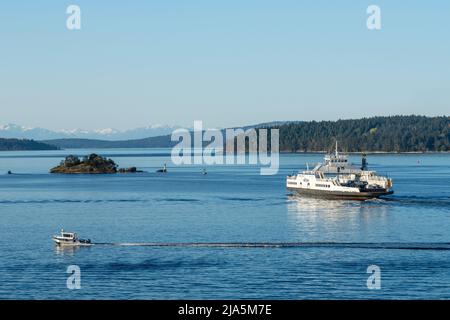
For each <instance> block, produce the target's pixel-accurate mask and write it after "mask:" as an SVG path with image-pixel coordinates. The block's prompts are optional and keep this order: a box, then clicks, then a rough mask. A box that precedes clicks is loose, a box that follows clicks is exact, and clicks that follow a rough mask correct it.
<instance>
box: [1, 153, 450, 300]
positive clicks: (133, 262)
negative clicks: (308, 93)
mask: <svg viewBox="0 0 450 320" xmlns="http://www.w3.org/2000/svg"><path fill="white" fill-rule="evenodd" d="M92 151H96V152H97V153H99V154H102V155H107V156H110V157H112V158H113V159H114V160H115V161H116V162H117V163H119V164H120V165H121V166H123V167H127V166H137V167H139V168H140V169H143V170H146V171H148V172H147V173H141V174H128V175H127V174H122V175H97V176H94V175H77V176H66V175H50V174H48V169H49V168H50V167H52V166H54V165H56V164H58V163H59V161H60V160H61V159H62V158H63V156H65V155H67V154H70V153H75V154H79V155H85V154H87V153H89V152H92ZM167 153H168V150H162V149H161V150H148V149H141V150H129V149H127V150H66V151H45V152H44V151H39V152H1V153H0V298H1V299H187V298H190V299H247V298H248V299H250V298H261V299H262V298H264V299H330V298H331V299H336V298H344V299H356V298H358V299H380V298H381V299H398V298H412V299H421V298H437V299H441V298H444V299H448V298H450V250H419V249H395V248H390V249H383V248H380V247H379V246H377V245H375V246H374V248H357V247H345V246H340V245H336V246H334V247H333V246H330V247H315V246H313V247H306V248H304V247H298V248H297V247H294V248H195V247H194V248H192V247H186V248H179V247H163V248H154V247H139V246H137V247H126V246H110V245H97V246H92V247H90V248H79V249H75V250H58V249H57V248H55V246H54V245H53V243H52V241H51V236H52V235H53V234H55V233H57V232H59V230H60V229H61V228H62V227H64V228H65V229H66V230H74V231H76V232H78V233H79V235H80V236H81V237H85V238H91V239H92V240H93V241H94V242H113V243H119V242H207V243H209V242H311V243H315V242H337V243H342V242H346V243H358V242H370V243H375V244H379V243H383V242H392V243H412V242H415V243H419V244H420V246H421V248H422V249H423V248H427V247H428V245H427V244H428V243H447V244H449V243H450V233H449V229H450V155H449V154H445V155H444V154H443V155H417V154H414V155H373V156H370V157H369V164H370V166H371V168H373V169H376V170H377V171H379V172H380V173H386V174H389V176H390V177H392V178H393V179H394V184H395V191H396V193H395V195H393V196H391V197H390V199H389V200H371V201H365V202H356V201H330V200H318V199H311V198H309V199H308V198H298V197H295V196H291V195H290V194H289V192H287V191H286V189H285V176H286V175H287V174H290V173H292V172H293V171H296V170H299V169H304V168H305V165H304V164H305V163H306V162H309V163H313V162H318V161H321V158H322V155H319V154H308V155H300V154H289V155H282V156H281V159H280V161H281V169H280V171H279V174H278V175H275V176H260V175H259V168H258V167H255V166H242V165H241V166H214V167H207V170H208V174H207V175H202V174H201V167H198V166H196V167H194V166H192V167H172V166H170V163H171V162H170V157H169V156H168V154H167ZM352 160H353V161H354V162H359V159H358V158H357V157H353V159H352ZM165 162H166V163H167V164H168V166H169V172H168V173H167V174H157V173H155V169H156V168H158V167H161V166H162V165H163V164H164V163H165ZM8 170H11V171H13V173H14V174H13V175H6V174H3V173H6V172H7V171H8ZM394 247H395V246H394ZM69 265H78V266H79V267H80V270H81V289H80V290H69V289H68V288H67V286H66V280H67V277H68V274H67V273H66V270H67V267H68V266H69ZM369 265H377V266H379V267H380V269H381V289H380V290H369V289H368V288H367V285H366V281H367V278H368V276H369V274H367V273H366V271H367V267H368V266H369Z"/></svg>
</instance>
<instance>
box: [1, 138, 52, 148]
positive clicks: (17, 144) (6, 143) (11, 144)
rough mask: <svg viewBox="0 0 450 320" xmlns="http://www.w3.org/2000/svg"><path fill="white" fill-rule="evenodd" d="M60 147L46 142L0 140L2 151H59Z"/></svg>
mask: <svg viewBox="0 0 450 320" xmlns="http://www.w3.org/2000/svg"><path fill="white" fill-rule="evenodd" d="M58 149H59V147H56V146H54V145H50V144H47V143H44V142H38V141H34V140H27V139H4V138H0V151H22V150H58Z"/></svg>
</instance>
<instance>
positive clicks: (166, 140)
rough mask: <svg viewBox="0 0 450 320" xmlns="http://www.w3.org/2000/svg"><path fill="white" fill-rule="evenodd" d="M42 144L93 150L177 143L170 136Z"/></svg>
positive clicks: (73, 140) (163, 145) (76, 140)
mask: <svg viewBox="0 0 450 320" xmlns="http://www.w3.org/2000/svg"><path fill="white" fill-rule="evenodd" d="M43 142H44V143H47V144H51V145H54V146H57V147H59V148H62V149H94V148H167V147H172V146H174V145H175V144H177V142H172V141H170V135H166V136H159V137H150V138H145V139H135V140H119V141H107V140H91V139H55V140H46V141H43Z"/></svg>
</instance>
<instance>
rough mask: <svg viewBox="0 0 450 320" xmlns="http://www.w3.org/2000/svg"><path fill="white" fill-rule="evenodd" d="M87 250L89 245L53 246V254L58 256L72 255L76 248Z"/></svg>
mask: <svg viewBox="0 0 450 320" xmlns="http://www.w3.org/2000/svg"><path fill="white" fill-rule="evenodd" d="M80 249H82V250H89V249H90V247H89V246H86V247H78V246H55V254H57V255H60V256H73V255H75V253H76V252H77V251H78V250H80Z"/></svg>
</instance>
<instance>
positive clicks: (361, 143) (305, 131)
mask: <svg viewBox="0 0 450 320" xmlns="http://www.w3.org/2000/svg"><path fill="white" fill-rule="evenodd" d="M271 128H279V129H280V151H289V152H307V151H329V150H330V149H333V148H334V142H335V140H338V141H339V149H340V150H341V151H347V152H364V151H369V152H370V151H383V152H425V151H450V117H446V116H443V117H425V116H391V117H373V118H363V119H357V120H338V121H320V122H317V121H311V122H297V123H286V124H283V125H280V126H275V127H271Z"/></svg>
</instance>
